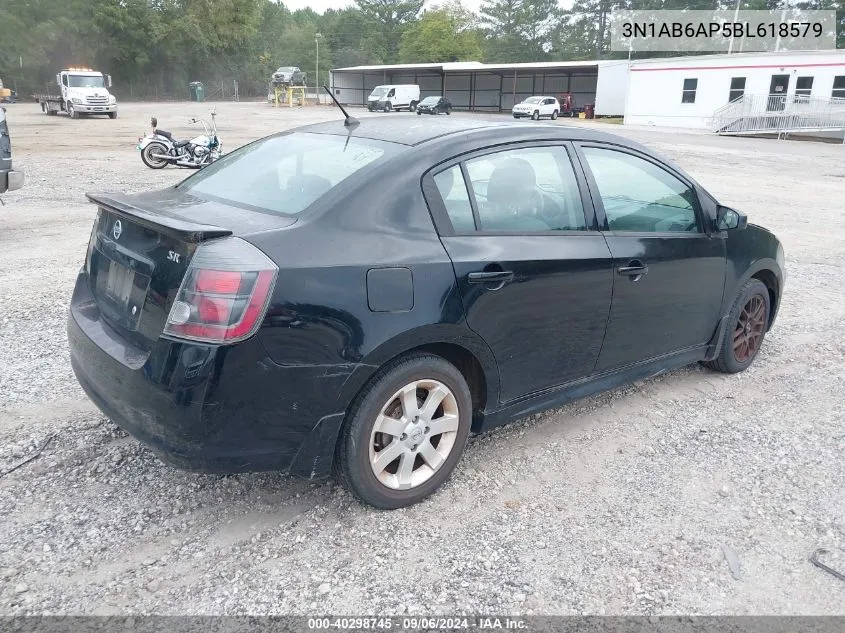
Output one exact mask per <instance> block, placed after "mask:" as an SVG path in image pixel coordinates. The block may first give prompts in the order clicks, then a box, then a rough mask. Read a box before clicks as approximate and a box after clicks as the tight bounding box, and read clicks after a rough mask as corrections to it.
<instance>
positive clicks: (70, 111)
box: [67, 101, 79, 119]
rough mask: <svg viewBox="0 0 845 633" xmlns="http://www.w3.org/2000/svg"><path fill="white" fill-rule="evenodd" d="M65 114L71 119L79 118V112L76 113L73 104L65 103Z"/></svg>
mask: <svg viewBox="0 0 845 633" xmlns="http://www.w3.org/2000/svg"><path fill="white" fill-rule="evenodd" d="M67 113H68V114H69V115H70V118H71V119H78V118H79V112H77V111H76V109H75V108H74V107H73V103H71V102H70V101H68V102H67Z"/></svg>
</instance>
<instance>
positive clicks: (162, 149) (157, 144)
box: [137, 109, 223, 169]
mask: <svg viewBox="0 0 845 633" xmlns="http://www.w3.org/2000/svg"><path fill="white" fill-rule="evenodd" d="M216 117H217V114H216V113H215V111H214V110H213V109H212V110H211V125H210V126H209V125H208V124H207V123H206V122H205V120H204V119H197V118H193V119H191V120H190V121H188V123H190V124H194V123H201V124H202V127H203V130H204V134H201V135H200V136H197V137H196V138H192V139H190V140H178V139H175V138H173V135H172V134H171V133H170V132H168V131H166V130H161V129H159V128H158V119H156V117H152V118H151V119H150V124H151V125H152V128H153V131H152V133H151V134H148V135H147V136H144V137H141V138H139V139H138V147H137V149H138V150H139V151H140V152H141V160H142V161H144V164H145V165H146V166H147V167H149V168H150V169H163V168H164V167H167V166H168V165H176V166H177V167H187V168H188V169H200V168H202V167H205V166H206V165H210V164H211V163H213V162H214V161H216V160H217V159H218V158H220V157H221V156H222V155H223V144H222V143H221V142H220V137H219V136H218V135H217V119H216Z"/></svg>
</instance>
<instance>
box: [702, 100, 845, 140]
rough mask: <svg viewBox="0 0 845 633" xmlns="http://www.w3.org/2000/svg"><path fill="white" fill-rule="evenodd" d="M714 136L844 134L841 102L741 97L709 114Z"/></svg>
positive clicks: (844, 113)
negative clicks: (808, 133)
mask: <svg viewBox="0 0 845 633" xmlns="http://www.w3.org/2000/svg"><path fill="white" fill-rule="evenodd" d="M710 129H711V130H713V131H714V132H716V133H717V134H753V133H776V134H778V136H780V134H782V133H784V134H785V133H789V132H800V131H805V132H820V131H828V130H833V131H836V130H842V131H843V133H845V99H838V98H832V97H830V98H828V97H809V96H804V95H795V96H792V95H790V96H786V95H749V94H746V95H742V96H741V97H739V98H737V99H734V100H733V101H731V102H730V103H728V104H727V105H724V106H722V107H721V108H719V109H718V110H716V111H715V112H714V113H713V116H712V117H711V119H710Z"/></svg>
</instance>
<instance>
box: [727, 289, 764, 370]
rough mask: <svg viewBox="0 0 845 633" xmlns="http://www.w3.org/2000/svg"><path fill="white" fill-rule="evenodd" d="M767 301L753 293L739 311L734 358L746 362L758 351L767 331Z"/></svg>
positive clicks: (735, 332) (735, 330)
mask: <svg viewBox="0 0 845 633" xmlns="http://www.w3.org/2000/svg"><path fill="white" fill-rule="evenodd" d="M766 316H767V315H766V301H765V299H764V298H763V297H762V296H761V295H759V294H755V295H753V296H752V297H751V298H750V299H749V300H748V301H747V302H746V304H745V306H744V307H743V308H742V312H740V313H739V319H737V322H736V328H735V329H734V335H733V348H734V358H736V360H737V362H739V363H744V362H746V361H747V360H748V359H749V358H751V357H752V356H754V354H756V353H757V350H758V349H759V348H760V343H761V342H762V341H763V335H764V334H765V331H766Z"/></svg>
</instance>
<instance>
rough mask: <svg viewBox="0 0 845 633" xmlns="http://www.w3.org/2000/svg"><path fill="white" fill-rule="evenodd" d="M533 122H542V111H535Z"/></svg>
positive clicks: (532, 116)
mask: <svg viewBox="0 0 845 633" xmlns="http://www.w3.org/2000/svg"><path fill="white" fill-rule="evenodd" d="M531 120H532V121H539V120H540V111H539V110H534V114H532V115H531Z"/></svg>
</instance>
